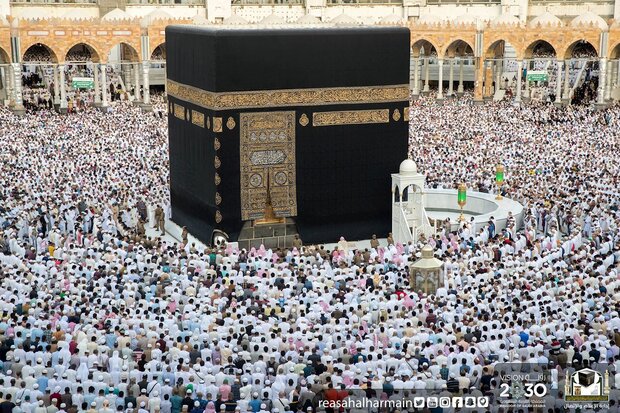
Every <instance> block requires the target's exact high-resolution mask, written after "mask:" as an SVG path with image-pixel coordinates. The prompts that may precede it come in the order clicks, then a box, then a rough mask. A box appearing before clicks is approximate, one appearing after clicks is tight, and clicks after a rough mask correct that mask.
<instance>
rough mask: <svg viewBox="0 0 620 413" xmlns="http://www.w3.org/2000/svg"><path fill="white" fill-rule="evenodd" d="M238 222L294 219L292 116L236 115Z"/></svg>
mask: <svg viewBox="0 0 620 413" xmlns="http://www.w3.org/2000/svg"><path fill="white" fill-rule="evenodd" d="M239 118H240V160H241V162H240V163H241V177H240V178H241V219H243V220H244V221H247V220H256V219H261V218H263V217H264V215H265V207H266V205H267V202H268V197H267V193H268V192H269V198H270V200H269V201H270V203H271V208H273V212H274V213H275V216H276V217H280V218H284V217H292V216H296V215H297V195H296V180H295V112H294V111H283V112H260V113H241V114H240V117H239Z"/></svg>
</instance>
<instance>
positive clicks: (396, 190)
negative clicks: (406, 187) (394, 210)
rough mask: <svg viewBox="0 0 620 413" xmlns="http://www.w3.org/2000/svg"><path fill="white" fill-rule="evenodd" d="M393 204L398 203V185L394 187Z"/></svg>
mask: <svg viewBox="0 0 620 413" xmlns="http://www.w3.org/2000/svg"><path fill="white" fill-rule="evenodd" d="M394 202H400V189H398V185H394Z"/></svg>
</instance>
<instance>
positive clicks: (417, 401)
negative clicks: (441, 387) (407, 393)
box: [413, 396, 489, 409]
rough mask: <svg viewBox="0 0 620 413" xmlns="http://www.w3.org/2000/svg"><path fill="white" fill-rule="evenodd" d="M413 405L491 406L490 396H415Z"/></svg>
mask: <svg viewBox="0 0 620 413" xmlns="http://www.w3.org/2000/svg"><path fill="white" fill-rule="evenodd" d="M413 407H416V408H424V407H428V408H429V409H433V408H437V407H442V408H448V407H489V398H488V397H474V396H465V397H414V398H413Z"/></svg>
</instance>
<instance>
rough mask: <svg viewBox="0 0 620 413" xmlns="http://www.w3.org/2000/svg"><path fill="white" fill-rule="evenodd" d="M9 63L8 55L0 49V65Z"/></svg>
mask: <svg viewBox="0 0 620 413" xmlns="http://www.w3.org/2000/svg"><path fill="white" fill-rule="evenodd" d="M7 63H11V59H10V58H9V54H8V53H7V51H6V50H4V49H3V48H2V47H0V64H7Z"/></svg>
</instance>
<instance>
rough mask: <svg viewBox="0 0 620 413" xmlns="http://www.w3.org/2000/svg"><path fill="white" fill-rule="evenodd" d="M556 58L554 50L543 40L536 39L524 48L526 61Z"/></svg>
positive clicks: (549, 43)
mask: <svg viewBox="0 0 620 413" xmlns="http://www.w3.org/2000/svg"><path fill="white" fill-rule="evenodd" d="M556 56H557V50H556V48H555V47H554V46H553V45H552V44H551V42H548V41H546V40H543V39H537V40H535V41H533V42H531V43H530V45H529V46H528V47H526V48H525V52H524V57H525V58H526V59H531V58H536V57H552V58H555V57H556Z"/></svg>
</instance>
